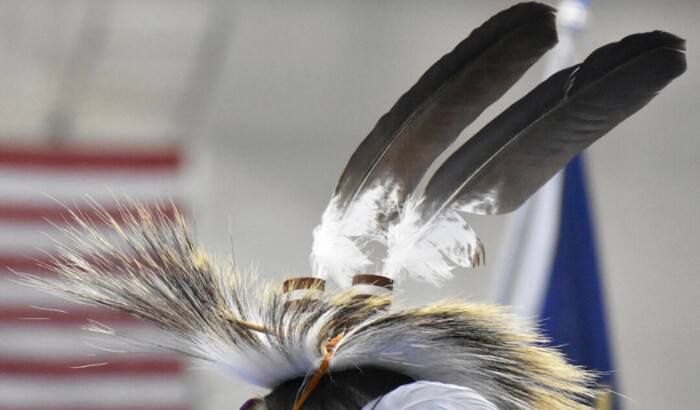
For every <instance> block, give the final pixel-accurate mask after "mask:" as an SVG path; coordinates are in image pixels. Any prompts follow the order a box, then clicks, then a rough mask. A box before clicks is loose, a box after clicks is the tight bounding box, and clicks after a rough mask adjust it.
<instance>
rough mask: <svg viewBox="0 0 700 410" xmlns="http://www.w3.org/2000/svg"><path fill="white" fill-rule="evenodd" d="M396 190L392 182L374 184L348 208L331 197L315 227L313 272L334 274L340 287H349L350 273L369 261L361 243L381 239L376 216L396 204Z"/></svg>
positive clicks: (325, 277) (378, 216)
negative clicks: (319, 223)
mask: <svg viewBox="0 0 700 410" xmlns="http://www.w3.org/2000/svg"><path fill="white" fill-rule="evenodd" d="M397 203H398V193H397V189H396V188H395V187H392V184H390V183H388V182H387V183H385V184H384V185H377V186H375V187H373V188H372V189H369V190H367V191H366V192H365V193H363V194H362V195H361V196H360V197H359V198H358V199H357V200H356V201H354V202H353V203H352V204H351V205H350V207H349V208H348V209H347V210H343V209H342V207H341V206H340V205H339V204H338V198H337V197H334V198H332V199H331V202H330V203H329V204H328V207H327V208H326V210H325V211H324V212H323V216H322V217H321V225H319V226H317V227H316V229H314V241H313V246H312V248H311V258H310V259H311V266H312V267H313V272H314V276H317V277H321V278H324V279H327V278H333V279H334V280H335V281H336V282H337V283H338V284H339V285H340V286H341V287H344V288H345V287H349V286H350V285H351V281H352V277H353V276H354V275H356V274H358V273H363V272H364V271H365V270H366V268H368V267H369V266H370V265H371V264H372V262H371V261H370V260H369V258H368V255H367V252H366V251H364V246H365V245H366V244H367V243H368V242H370V241H372V240H379V241H383V240H384V239H383V235H382V234H381V233H380V231H379V222H378V220H379V218H380V217H381V216H382V215H385V214H387V213H389V212H391V211H393V210H395V209H397V208H398V206H397Z"/></svg>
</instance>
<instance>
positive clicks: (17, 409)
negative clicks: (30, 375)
mask: <svg viewBox="0 0 700 410" xmlns="http://www.w3.org/2000/svg"><path fill="white" fill-rule="evenodd" d="M2 410H190V408H189V407H186V406H158V405H153V406H147V405H145V406H120V407H110V406H107V407H103V406H99V407H96V406H80V405H78V406H70V407H56V406H51V407H46V406H3V407H2Z"/></svg>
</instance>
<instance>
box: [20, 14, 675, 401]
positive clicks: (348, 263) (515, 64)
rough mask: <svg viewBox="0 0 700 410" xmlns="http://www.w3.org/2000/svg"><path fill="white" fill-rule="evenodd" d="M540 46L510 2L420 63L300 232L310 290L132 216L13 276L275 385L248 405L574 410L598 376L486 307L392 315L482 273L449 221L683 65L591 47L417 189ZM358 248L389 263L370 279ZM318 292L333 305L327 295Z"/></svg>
mask: <svg viewBox="0 0 700 410" xmlns="http://www.w3.org/2000/svg"><path fill="white" fill-rule="evenodd" d="M555 43H556V32H555V23H554V14H553V9H551V8H550V7H548V6H545V5H542V4H537V3H524V4H519V5H516V6H514V7H512V8H510V9H508V10H505V11H503V12H501V13H499V14H497V15H496V16H494V17H492V18H491V19H489V20H488V21H487V22H486V23H484V24H483V25H482V26H481V27H479V28H477V29H476V30H474V31H473V32H472V33H471V35H470V36H469V37H468V38H467V39H466V40H464V41H463V42H461V43H460V44H459V45H458V46H457V47H456V48H455V49H454V50H453V51H452V52H450V53H448V54H447V55H445V56H444V57H443V58H441V59H440V60H439V61H438V62H437V63H435V64H434V65H433V66H432V67H431V68H430V69H429V70H428V71H427V72H426V73H425V74H424V75H423V76H422V77H421V78H420V79H419V81H418V82H417V83H416V84H415V85H414V86H413V87H412V88H411V89H410V90H409V91H408V92H407V93H406V94H404V95H403V96H402V97H401V98H400V99H399V101H398V102H397V103H396V105H395V106H394V107H393V108H392V109H391V110H390V111H389V113H387V114H386V115H384V116H383V117H382V118H381V119H380V120H379V122H378V123H377V125H376V126H375V128H374V129H373V130H372V131H371V132H370V134H369V135H368V136H367V138H366V139H365V140H364V141H363V142H362V143H361V144H360V146H359V147H358V149H357V150H356V151H355V153H354V154H353V155H352V157H351V159H350V162H349V163H348V165H347V167H346V168H345V171H344V172H343V174H342V176H341V178H340V181H339V182H338V185H337V187H336V189H335V193H334V194H333V197H332V199H331V201H330V204H329V205H328V208H327V209H326V211H325V212H324V214H323V218H322V223H321V225H320V226H319V227H318V228H316V230H315V231H314V237H315V242H314V245H313V252H312V256H311V260H312V265H313V272H314V275H313V277H309V278H293V279H290V280H288V281H286V282H284V283H283V284H282V285H280V284H277V283H261V282H260V281H259V280H258V279H257V278H256V277H255V276H254V275H253V274H250V273H244V272H240V271H238V270H236V268H235V267H234V265H233V263H232V262H231V260H230V259H226V258H222V259H220V258H215V257H213V256H212V255H210V254H209V253H207V252H206V251H204V250H203V249H201V248H200V247H199V246H198V245H196V244H195V243H193V241H192V238H191V236H190V234H189V231H188V228H187V224H186V223H185V220H184V218H183V217H182V216H181V215H179V214H176V215H175V216H174V217H168V216H167V214H166V213H165V212H163V211H161V210H156V211H155V212H154V211H149V210H147V209H145V208H144V207H141V206H139V205H138V204H131V205H130V206H129V207H126V208H124V210H123V214H122V215H121V216H120V217H119V218H118V219H119V221H120V222H117V221H116V220H115V218H113V217H112V216H110V215H109V214H108V213H106V212H99V213H98V215H99V218H101V219H102V221H100V223H105V222H106V223H107V224H108V225H109V226H111V228H112V229H113V231H114V233H115V237H114V238H110V239H106V238H105V237H104V236H103V235H102V234H101V232H102V230H98V229H97V228H96V227H95V224H94V221H90V220H89V219H86V218H83V217H81V216H80V215H74V219H75V222H76V227H75V229H72V230H70V231H69V234H70V235H71V236H72V238H73V239H74V240H75V245H74V246H70V247H64V248H61V249H60V252H59V254H58V255H59V256H58V257H57V258H56V259H55V260H53V261H52V262H51V263H50V264H49V265H50V268H51V269H52V270H54V271H55V272H57V273H58V278H56V279H46V278H35V277H30V276H27V277H26V280H27V281H28V282H30V283H31V284H34V285H37V286H40V287H43V288H48V289H51V290H52V291H55V292H58V293H60V294H63V295H67V296H69V297H71V298H75V299H78V300H83V301H84V300H87V301H91V302H93V303H98V304H101V305H105V306H108V307H111V308H114V309H118V310H121V311H125V312H127V313H129V314H131V315H133V316H135V317H137V318H139V319H142V320H144V321H146V322H149V323H152V324H155V325H157V326H159V327H161V328H163V329H165V330H167V331H169V332H170V333H171V334H172V336H173V337H172V338H171V339H170V340H169V341H168V342H162V341H161V342H160V344H161V345H163V344H165V347H168V348H170V349H172V350H175V351H177V352H180V353H183V354H186V355H189V356H192V357H196V358H200V359H202V360H206V361H209V362H212V363H214V364H215V365H216V366H217V367H219V368H220V369H221V370H223V371H225V372H227V373H230V374H232V375H235V376H237V377H240V378H242V379H244V380H246V381H248V382H250V383H253V384H255V385H258V386H264V387H267V388H269V389H272V392H271V393H270V394H269V395H267V396H266V397H265V398H262V399H254V400H252V401H250V402H248V403H247V404H246V405H245V406H244V408H267V409H277V408H280V409H292V408H294V409H302V408H303V409H314V408H316V409H322V408H328V409H330V408H332V409H341V408H355V409H359V408H363V406H364V408H376V409H389V408H391V409H401V408H408V406H409V405H415V406H414V407H411V408H432V407H431V404H430V403H440V404H441V405H443V406H444V408H455V409H458V408H484V409H492V408H499V409H572V408H587V403H588V402H589V401H590V399H591V398H592V397H593V396H594V395H595V394H596V389H595V385H594V377H593V376H592V375H591V374H590V373H587V372H586V371H584V370H583V369H580V368H578V367H575V366H572V365H570V364H568V363H567V362H566V361H565V359H564V358H563V357H562V355H561V354H560V353H558V352H557V351H556V350H553V349H550V348H546V347H543V342H544V341H543V339H542V338H541V337H540V336H539V335H538V334H537V332H535V331H532V330H528V329H523V328H522V326H521V325H518V324H516V323H515V322H514V321H513V320H512V319H511V318H510V317H509V316H508V315H507V314H506V313H504V311H503V310H502V309H501V308H497V307H493V306H488V305H483V304H476V303H464V302H447V301H443V302H438V303H433V304H429V305H425V306H421V307H411V308H402V307H400V306H397V304H396V303H394V304H393V306H392V296H391V293H390V289H391V288H392V286H393V284H394V281H397V280H401V279H403V278H406V277H408V278H412V279H419V280H425V281H428V282H432V283H440V282H442V281H444V280H445V279H447V278H449V277H450V275H451V269H452V268H453V267H455V266H466V267H469V266H475V265H478V264H479V263H480V262H481V261H482V260H483V258H484V255H483V252H484V251H483V246H482V244H481V243H480V242H479V240H478V238H477V237H476V235H475V234H474V232H473V231H472V230H471V229H470V228H469V226H468V225H467V224H466V222H465V221H464V219H463V217H462V215H461V213H460V212H470V213H477V214H501V213H506V212H510V211H512V210H514V209H516V208H517V207H518V206H520V205H521V204H522V203H523V202H524V201H525V200H526V199H527V198H528V197H529V196H530V195H532V194H533V193H534V192H535V191H536V190H537V189H538V188H539V187H540V186H541V185H542V184H544V183H545V182H546V181H547V180H548V179H549V178H550V177H551V176H552V175H553V174H554V173H555V172H556V171H557V170H559V169H560V168H561V167H563V166H564V165H565V164H566V163H567V162H568V161H569V160H570V159H571V158H572V157H573V156H575V155H576V154H578V153H579V152H580V151H582V150H583V149H585V148H586V147H587V146H588V145H590V144H591V143H593V142H594V141H595V140H596V139H598V138H599V137H601V136H602V135H604V134H605V133H607V132H608V131H609V130H610V129H612V128H613V127H615V126H616V125H617V124H619V123H620V122H621V121H623V120H624V119H625V118H627V117H628V116H630V115H632V114H633V113H634V112H636V111H637V110H639V109H640V108H642V107H643V106H644V105H645V104H646V103H648V102H649V101H650V100H651V99H652V98H653V97H654V96H655V95H656V94H657V93H658V92H659V91H660V90H661V89H663V88H664V87H665V86H666V85H667V84H668V83H669V82H670V81H672V80H673V79H674V78H676V77H678V76H679V75H681V74H682V73H683V72H684V71H685V67H686V65H685V55H684V53H683V49H684V42H683V40H681V39H679V38H678V37H675V36H673V35H671V34H668V33H663V32H651V33H644V34H636V35H632V36H629V37H626V38H624V39H622V40H621V41H619V42H617V43H612V44H609V45H606V46H604V47H602V48H600V49H598V50H596V51H595V52H593V53H592V54H591V55H590V56H589V57H588V58H587V59H586V60H585V61H584V62H583V63H581V64H579V65H576V66H573V67H570V68H567V69H564V70H562V71H560V72H558V73H556V74H554V75H553V76H551V77H550V78H549V79H548V80H546V81H544V82H543V83H542V84H541V85H540V86H538V87H537V88H535V89H534V90H533V91H532V92H530V93H529V94H527V95H526V96H525V97H523V98H522V99H521V100H520V101H518V102H516V103H515V104H513V105H512V106H511V107H510V108H508V109H507V110H506V111H505V112H503V113H502V114H501V115H499V116H498V117H496V118H495V119H494V120H493V121H491V122H490V123H489V124H488V125H486V126H485V127H484V128H483V129H482V130H481V131H479V132H478V133H477V134H476V135H474V136H473V137H472V138H471V139H469V140H468V141H467V142H466V143H465V144H464V145H463V146H462V147H461V148H459V149H458V150H457V151H456V152H454V154H452V156H451V157H449V159H447V160H446V161H445V162H444V164H442V166H441V167H439V169H438V170H437V172H435V174H434V175H433V176H432V178H431V179H430V181H429V182H428V184H427V186H426V188H425V189H424V191H423V192H422V193H417V192H415V190H416V187H417V186H418V184H419V181H420V180H421V178H423V177H424V174H425V173H426V171H427V169H428V167H429V166H430V165H431V163H432V162H433V161H434V160H435V159H436V158H437V157H438V155H440V154H441V153H442V152H443V151H444V150H445V149H446V148H447V147H448V146H449V145H450V144H451V143H452V142H453V141H454V140H455V138H456V137H457V136H458V135H459V134H460V132H461V131H462V130H463V129H464V128H465V127H466V126H467V125H468V124H469V123H471V122H472V120H474V119H475V118H476V117H477V116H478V115H479V114H480V113H481V112H482V111H483V110H484V109H485V108H486V107H488V106H489V105H490V104H491V103H492V102H494V101H495V100H496V99H498V98H499V97H500V96H501V95H502V94H503V93H504V92H505V91H506V90H507V89H508V88H509V87H510V86H511V85H512V84H513V83H514V82H515V81H517V80H518V78H519V77H520V76H521V75H522V74H523V73H524V72H525V71H526V70H527V69H528V68H529V67H530V66H531V65H532V64H533V63H534V62H535V61H537V59H538V58H539V57H540V56H541V55H542V54H544V53H545V52H546V51H547V50H548V49H550V48H551V47H552V46H554V44H555ZM369 242H375V243H377V244H380V245H384V246H386V248H387V253H386V257H385V259H384V260H383V261H382V265H381V268H380V269H379V270H378V271H377V272H372V273H371V274H367V272H366V269H368V268H369V267H370V265H371V263H370V261H369V257H368V254H367V251H366V250H365V246H366V245H367V244H368V243H369ZM327 278H333V279H334V280H335V281H337V282H338V284H339V285H340V288H341V289H340V290H338V291H335V292H326V291H325V290H324V283H325V281H324V280H325V279H327ZM96 330H101V331H104V329H96ZM420 403H424V405H423V407H420V406H419V404H420ZM425 403H427V404H425Z"/></svg>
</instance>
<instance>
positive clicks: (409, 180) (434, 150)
mask: <svg viewBox="0 0 700 410" xmlns="http://www.w3.org/2000/svg"><path fill="white" fill-rule="evenodd" d="M556 42H557V34H556V29H555V23H554V14H553V9H552V8H551V7H549V6H545V5H542V4H537V3H524V4H519V5H516V6H514V7H511V8H510V9H508V10H505V11H503V12H501V13H499V14H497V15H495V16H494V17H492V18H491V19H489V20H488V21H487V22H486V23H484V24H483V25H482V26H481V27H479V28H477V29H476V30H474V31H473V32H472V33H471V35H470V36H469V37H468V38H467V39H466V40H464V41H462V42H461V43H460V44H459V45H458V46H457V47H456V48H455V49H454V50H453V51H452V52H450V53H448V54H447V55H445V56H443V57H442V58H441V59H440V60H439V61H438V62H437V63H435V64H434V65H433V66H432V67H431V68H430V69H429V70H428V71H427V72H426V73H425V74H424V75H423V76H422V77H421V78H420V79H419V80H418V82H417V83H416V84H415V85H414V86H413V87H412V88H411V89H410V90H409V91H408V92H407V93H406V94H404V95H403V96H402V97H401V98H400V99H399V100H398V102H397V103H396V104H395V105H394V107H393V108H392V109H391V110H390V111H389V112H388V113H387V114H385V115H384V116H383V117H382V118H381V119H380V120H379V121H378V122H377V125H376V126H375V127H374V129H373V130H372V131H371V132H370V134H369V135H368V136H367V137H366V138H365V140H364V141H362V143H361V144H360V146H359V147H358V148H357V150H356V151H355V153H354V154H353V155H352V157H351V158H350V161H349V162H348V165H347V166H346V167H345V170H344V171H343V174H342V175H341V177H340V180H339V181H338V185H337V186H336V190H335V193H334V195H333V197H332V199H331V202H330V204H329V205H328V207H327V208H326V210H325V212H324V214H323V218H322V222H321V225H319V227H318V228H316V230H315V231H314V244H313V249H312V253H311V261H312V265H313V268H314V275H317V276H321V277H333V278H335V279H336V281H337V282H339V283H340V284H341V286H345V285H349V283H350V278H351V277H352V275H354V274H355V273H358V272H359V271H361V270H363V269H365V268H366V267H367V266H369V265H370V261H369V259H368V258H367V256H366V255H365V253H364V252H363V251H362V250H361V245H362V244H361V243H360V244H358V243H357V241H356V238H363V239H361V241H362V240H364V241H366V240H367V239H369V238H373V237H374V236H376V234H377V228H378V227H379V226H380V225H379V222H385V221H386V220H387V219H388V216H390V215H392V214H393V213H394V212H395V211H396V210H397V209H398V206H399V205H400V204H401V203H402V202H403V201H404V200H405V198H406V195H408V194H409V193H410V192H411V191H413V190H414V189H415V186H416V184H417V183H418V182H419V181H420V179H421V178H422V176H423V174H424V173H425V172H426V170H427V169H428V167H429V166H430V164H431V163H432V162H433V161H434V160H435V158H436V157H437V156H439V155H440V154H441V153H442V152H443V151H444V150H445V149H446V148H447V147H448V146H449V145H450V144H451V143H452V142H453V141H454V140H455V138H457V136H458V135H459V134H460V132H462V130H463V129H464V128H465V127H466V126H467V125H468V124H469V123H471V122H472V121H473V120H474V119H475V118H476V117H477V116H478V115H479V114H480V113H481V112H482V111H483V110H484V109H485V108H486V107H488V106H489V105H490V104H491V103H492V102H494V101H495V100H497V99H498V98H499V97H500V96H501V95H502V94H503V93H505V91H506V90H508V88H510V87H511V85H512V84H513V83H515V82H516V81H517V80H518V79H519V78H520V77H521V76H522V75H523V73H524V72H525V71H526V70H527V69H528V68H529V67H530V66H531V65H532V64H534V63H535V61H537V59H539V57H540V56H541V55H542V54H544V53H545V52H546V51H547V50H548V49H550V48H551V47H552V46H554V44H555V43H556ZM380 239H381V238H380Z"/></svg>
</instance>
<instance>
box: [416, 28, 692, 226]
mask: <svg viewBox="0 0 700 410" xmlns="http://www.w3.org/2000/svg"><path fill="white" fill-rule="evenodd" d="M684 44H685V42H684V40H682V39H680V38H678V37H676V36H674V35H672V34H669V33H664V32H660V31H654V32H650V33H643V34H635V35H631V36H628V37H626V38H624V39H622V40H621V41H619V42H617V43H612V44H608V45H606V46H604V47H601V48H599V49H598V50H596V51H595V52H593V53H592V54H591V55H590V56H589V57H588V58H587V59H586V60H585V61H584V62H583V63H582V64H580V65H578V66H574V67H571V68H568V69H565V70H562V71H560V72H558V73H556V74H554V75H553V76H552V77H550V78H549V79H548V80H546V81H545V82H543V83H542V84H541V85H540V86H538V87H537V88H535V89H534V90H533V91H532V92H530V93H529V94H528V95H526V96H525V97H524V98H522V99H521V100H520V101H518V102H516V103H515V104H513V105H512V106H511V107H510V108H509V109H507V110H506V111H505V112H504V113H503V114H501V115H500V116H498V117H497V118H495V119H494V120H493V121H491V122H490V123H489V124H488V125H486V127H484V128H483V129H482V130H481V131H479V132H478V133H477V134H476V135H475V136H474V137H472V138H471V139H470V140H469V141H467V142H466V143H465V144H464V145H463V146H462V147H461V148H460V149H459V150H457V151H456V152H455V153H454V154H453V155H452V156H451V157H450V158H448V160H447V161H445V163H444V164H443V165H442V166H441V167H440V168H439V169H438V171H437V172H436V173H435V175H434V176H433V178H432V179H431V180H430V182H429V183H428V186H427V187H426V190H425V197H426V199H425V201H424V203H423V206H424V207H423V215H424V216H426V215H434V214H435V213H439V212H440V211H441V210H442V209H445V207H447V206H451V207H453V208H456V209H459V210H462V211H466V212H472V213H478V214H502V213H507V212H510V211H513V210H515V209H517V208H518V207H519V206H520V205H521V204H522V203H523V202H524V201H525V200H527V198H529V197H530V196H531V195H532V194H533V193H535V192H536V191H537V189H539V188H540V187H541V186H542V185H543V184H544V183H545V182H547V180H549V179H550V178H551V177H552V176H553V175H554V174H555V173H556V172H557V171H558V170H559V169H561V168H562V167H564V166H565V165H566V164H567V163H568V162H569V161H570V160H571V159H572V158H573V157H574V156H576V155H577V154H578V153H579V152H581V151H582V150H584V149H585V148H586V147H588V146H589V145H590V144H592V143H593V142H594V141H596V140H597V139H598V138H600V137H601V136H603V135H605V134H606V133H607V132H608V131H610V130H611V129H612V128H614V127H615V126H617V125H618V124H619V123H620V122H622V121H623V120H624V119H626V118H627V117H629V116H630V115H632V114H634V113H635V112H637V110H639V109H640V108H642V107H643V106H644V105H646V104H647V103H648V102H649V101H650V100H651V99H652V98H653V97H654V96H655V95H656V94H657V93H658V92H659V91H661V89H663V88H664V87H665V86H666V85H668V84H669V83H670V82H671V81H672V80H673V79H674V78H676V77H678V76H680V75H681V74H682V73H683V72H684V71H685V69H686V61H685V53H684V52H683V50H684V49H685V47H684Z"/></svg>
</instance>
